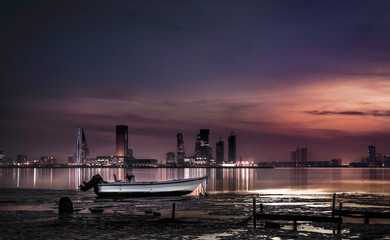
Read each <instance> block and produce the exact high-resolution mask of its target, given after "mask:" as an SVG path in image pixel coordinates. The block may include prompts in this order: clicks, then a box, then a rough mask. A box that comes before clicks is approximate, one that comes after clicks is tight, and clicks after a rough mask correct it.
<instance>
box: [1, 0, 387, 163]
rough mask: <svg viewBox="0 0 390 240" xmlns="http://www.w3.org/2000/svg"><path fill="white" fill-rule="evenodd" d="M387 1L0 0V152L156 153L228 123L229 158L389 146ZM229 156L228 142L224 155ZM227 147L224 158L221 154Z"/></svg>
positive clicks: (32, 155)
mask: <svg viewBox="0 0 390 240" xmlns="http://www.w3.org/2000/svg"><path fill="white" fill-rule="evenodd" d="M389 12H390V2H389V1H374V2H372V1H344V0H341V1H340V0H338V1H281V0H280V1H133V0H128V1H119V0H118V1H2V3H0V78H1V81H0V88H1V101H0V150H3V151H4V152H5V153H6V154H7V156H10V157H13V158H16V154H26V155H27V156H28V159H29V160H33V159H36V158H39V157H40V156H47V155H50V156H55V157H57V159H58V160H59V161H60V162H61V161H63V162H64V161H66V160H67V156H68V155H72V154H74V152H75V145H76V134H77V128H78V127H83V128H84V131H85V134H86V138H87V142H88V145H89V149H90V152H91V155H92V156H101V155H114V154H115V126H116V125H128V127H129V148H132V149H133V151H134V155H135V157H137V158H156V159H158V160H165V154H166V153H167V152H169V151H176V134H177V133H178V132H181V133H183V138H184V143H185V148H186V149H185V150H186V153H192V152H193V151H194V145H195V143H194V141H195V138H196V134H197V133H198V132H199V129H201V128H206V129H210V144H211V146H212V147H214V153H215V143H216V141H217V140H218V139H219V136H222V139H223V140H224V141H225V149H227V137H228V135H229V133H230V131H233V132H234V133H235V134H236V136H237V155H238V156H237V157H242V158H243V160H249V161H255V162H259V161H289V160H290V150H291V149H292V148H295V147H297V146H307V147H308V161H328V160H331V159H332V158H341V159H342V160H343V162H344V163H348V162H351V161H359V160H360V158H361V157H362V156H365V155H367V149H368V145H370V144H375V145H376V148H377V152H380V153H383V154H390V79H389V77H390V44H389V43H390V14H388V13H389ZM226 151H227V150H226ZM225 156H227V153H225Z"/></svg>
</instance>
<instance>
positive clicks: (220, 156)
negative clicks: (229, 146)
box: [215, 137, 225, 164]
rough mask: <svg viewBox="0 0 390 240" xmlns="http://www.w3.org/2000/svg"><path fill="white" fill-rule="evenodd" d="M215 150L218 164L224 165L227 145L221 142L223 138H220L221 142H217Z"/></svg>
mask: <svg viewBox="0 0 390 240" xmlns="http://www.w3.org/2000/svg"><path fill="white" fill-rule="evenodd" d="M215 149H216V159H217V164H222V163H223V161H224V158H225V155H224V154H225V143H224V142H223V141H222V140H221V137H219V141H218V142H217V145H216V148H215Z"/></svg>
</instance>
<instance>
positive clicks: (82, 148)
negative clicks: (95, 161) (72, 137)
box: [75, 128, 89, 164]
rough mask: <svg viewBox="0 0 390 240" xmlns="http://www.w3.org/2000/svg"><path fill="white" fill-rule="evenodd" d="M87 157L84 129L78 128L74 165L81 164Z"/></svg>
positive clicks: (87, 150)
mask: <svg viewBox="0 0 390 240" xmlns="http://www.w3.org/2000/svg"><path fill="white" fill-rule="evenodd" d="M88 157H89V149H88V145H87V140H86V138H85V134H84V129H82V128H78V130H77V139H76V152H75V159H76V162H75V163H76V164H83V163H85V161H86V160H87V158H88Z"/></svg>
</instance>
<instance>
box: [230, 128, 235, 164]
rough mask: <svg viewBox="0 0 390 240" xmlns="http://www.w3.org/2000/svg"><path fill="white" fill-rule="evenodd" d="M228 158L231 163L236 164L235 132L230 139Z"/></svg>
mask: <svg viewBox="0 0 390 240" xmlns="http://www.w3.org/2000/svg"><path fill="white" fill-rule="evenodd" d="M228 157H229V162H230V163H236V135H234V134H233V132H231V133H230V136H229V138H228Z"/></svg>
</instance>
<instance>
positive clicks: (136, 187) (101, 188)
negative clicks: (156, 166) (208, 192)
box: [95, 177, 207, 198]
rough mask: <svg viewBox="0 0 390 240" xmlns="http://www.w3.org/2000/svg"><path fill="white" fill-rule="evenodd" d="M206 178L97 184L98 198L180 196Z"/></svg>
mask: <svg viewBox="0 0 390 240" xmlns="http://www.w3.org/2000/svg"><path fill="white" fill-rule="evenodd" d="M206 178H207V177H200V178H190V179H182V180H171V181H164V182H134V183H122V182H115V183H99V184H98V185H97V188H96V189H95V193H96V194H97V195H98V197H128V198H133V197H161V196H182V195H186V194H189V193H191V192H193V191H194V190H195V189H196V188H197V187H198V186H199V185H200V184H201V183H202V182H203V181H204V180H205V179H206Z"/></svg>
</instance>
